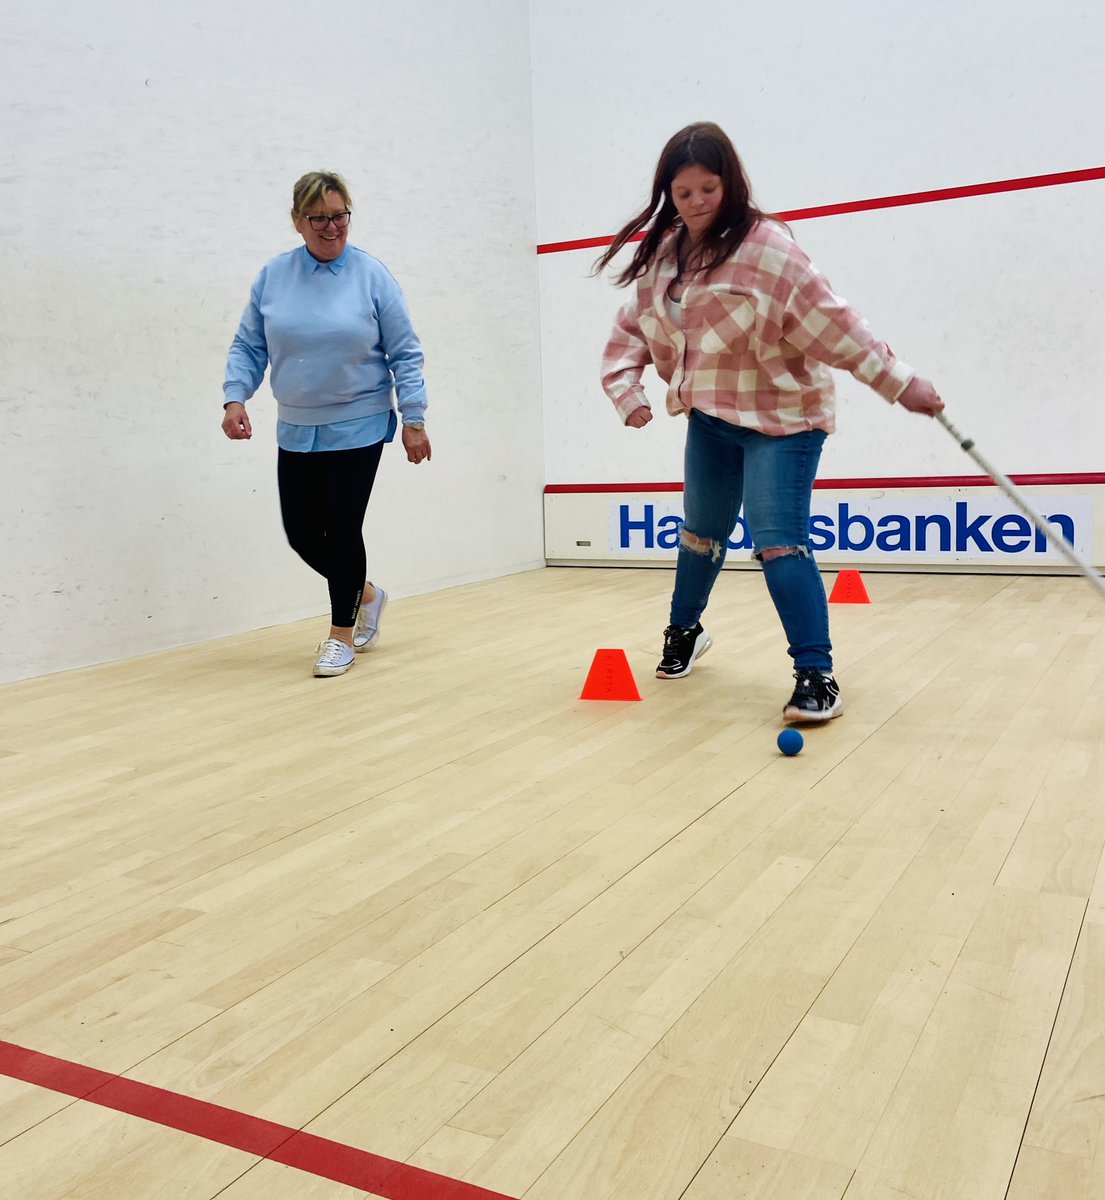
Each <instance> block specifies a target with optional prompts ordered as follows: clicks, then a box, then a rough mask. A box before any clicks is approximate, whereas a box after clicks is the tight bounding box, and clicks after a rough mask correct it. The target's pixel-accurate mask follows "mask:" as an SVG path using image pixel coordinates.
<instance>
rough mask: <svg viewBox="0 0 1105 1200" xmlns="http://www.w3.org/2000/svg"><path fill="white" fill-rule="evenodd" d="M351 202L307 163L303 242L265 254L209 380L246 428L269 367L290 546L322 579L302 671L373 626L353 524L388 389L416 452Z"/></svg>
mask: <svg viewBox="0 0 1105 1200" xmlns="http://www.w3.org/2000/svg"><path fill="white" fill-rule="evenodd" d="M352 209H353V203H352V200H351V199H350V196H349V188H348V187H347V185H346V183H345V180H344V179H342V177H341V176H340V175H335V174H333V173H332V172H322V171H312V172H311V173H310V174H308V175H304V176H303V178H302V179H300V180H299V181H298V182H297V183H296V185H295V187H294V189H293V192H292V213H291V215H292V223H293V225H294V226H295V228H296V231H297V232H298V233H299V234H300V236H301V237H302V238H303V245H302V246H301V247H300V248H299V249H297V250H289V251H288V252H287V253H286V254H281V255H279V256H278V257H276V258H274V259H272V261H271V262H269V263H266V265H265V266H264V267H263V268H262V270H261V274H260V275H258V276H257V279H256V280H255V281H254V284H253V288H252V290H251V291H250V295H249V303H248V304H247V305H246V310H245V312H244V313H243V314H242V323H241V325H239V327H238V332H237V333H236V334H235V335H234V341H233V342H232V343H231V346H230V353H229V355H228V357H227V363H226V381H225V382H224V384H223V393H224V404H223V409H224V417H223V432H224V433H225V434H226V436H227V437H228V438H231V439H232V440H235V441H238V440H243V439H247V438H250V437H252V435H253V430H252V427H251V425H250V421H249V417H248V415H247V414H246V408H245V404H246V401H247V400H248V399H249V398H250V397H251V396H252V395H253V394H254V392H256V391H257V389H258V387H260V385H261V380H262V379H263V378H264V375H265V368H266V367H267V366H268V365H269V364H270V363H271V364H272V372H271V376H270V380H269V382H270V385H271V387H272V392H273V395H274V396H275V397H276V403H277V416H278V418H279V419H278V423H277V428H276V440H277V444H278V447H279V449H278V451H277V453H278V465H277V477H278V482H279V490H280V510H281V514H282V516H283V519H284V531H285V532H286V533H287V535H288V541H289V543H290V544H291V546H292V549H293V550H295V552H296V553H297V554H298V555H299V556H300V557H301V558H302V559H303V561H304V562H305V563H307V565H308V566H310V567H312V568H313V569H314V570H316V571H317V572H318V573H319V574H320V575H322V576H324V577H325V578H326V582H327V585H328V587H329V591H330V621H331V627H330V634H329V636H328V637H327V638H326V639H325V640H324V641H323V642H322V644H321V645H320V646H319V648H318V661H317V662H316V663H315V669H314V673H315V674H316V675H321V676H327V675H343V674H344V673H345V672H346V671H348V670H349V668H350V667H351V666H352V665H353V663H354V661H355V658H354V650H367V649H368V648H369V647H370V646H372V645H373V644H374V643H375V641H376V639H377V637H378V636H379V632H380V615H381V613H382V612H383V609H384V605H385V604H386V603H387V593H386V592H385V591H384V589H383V588H381V587H379V586H374V585H373V584H372V583H371V582H370V581H368V580H367V579H366V578H365V576H366V555H365V546H364V536H363V533H362V526H363V524H364V516H365V511H366V509H367V508H368V498H369V496H370V494H371V492H372V484H373V482H374V480H375V478H376V470H377V468H378V466H379V464H380V455H381V453H382V451H383V448H384V444H385V443H386V442H390V441H392V440H393V439H394V437H395V428H396V424H397V419H396V412H395V407H394V406H393V403H392V397H393V393H394V395H395V396H396V398H397V402H398V407H399V414H400V415H401V416H402V419H403V434H402V436H403V448H404V449H405V450H406V453H407V458H408V460H409V461H410V462H412V463H420V462H422V461H423V460H426V461H429V458H430V440H429V438H428V437H427V435H426V385H425V382H424V380H423V378H422V363H423V358H422V347H421V345H420V343H419V341H418V336H417V335H416V334H415V332H414V329H413V327H412V326H411V320H410V315H409V313H408V312H407V305H406V301H405V300H404V298H403V293H402V290H401V289H400V287H399V285H398V283H396V281H395V279H394V278H393V276H392V274H391V272H390V271H388V269H387V267H385V266H384V264H383V263H382V262H380V261H379V260H378V259H375V258H373V257H372V255H371V254H367V253H365V251H364V250H360V249H358V248H357V247H356V246H347V245H346V240H347V238H348V236H349V218H350V213H351V212H352Z"/></svg>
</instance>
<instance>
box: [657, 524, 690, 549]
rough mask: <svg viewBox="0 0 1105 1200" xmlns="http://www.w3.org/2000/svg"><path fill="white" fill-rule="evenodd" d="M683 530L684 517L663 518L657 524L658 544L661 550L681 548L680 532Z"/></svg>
mask: <svg viewBox="0 0 1105 1200" xmlns="http://www.w3.org/2000/svg"><path fill="white" fill-rule="evenodd" d="M682 528H683V518H682V517H661V518H660V520H659V521H657V522H656V544H657V546H659V547H660V549H661V550H677V549H678V548H679V531H680V530H681V529H682Z"/></svg>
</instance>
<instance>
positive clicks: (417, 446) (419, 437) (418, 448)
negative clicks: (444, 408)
mask: <svg viewBox="0 0 1105 1200" xmlns="http://www.w3.org/2000/svg"><path fill="white" fill-rule="evenodd" d="M403 449H404V450H406V452H407V462H412V463H420V462H421V461H422V460H423V459H425V460H426V461H427V462H429V461H430V459H431V458H432V457H433V456H432V454H431V453H430V439H429V438H428V437H427V436H426V431H425V430H424V429H412V428H411V427H410V426H409V425H404V426H403Z"/></svg>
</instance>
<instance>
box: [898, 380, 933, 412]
mask: <svg viewBox="0 0 1105 1200" xmlns="http://www.w3.org/2000/svg"><path fill="white" fill-rule="evenodd" d="M898 403H899V404H900V405H901V406H902V408H904V409H906V410H908V411H909V412H913V413H920V414H921V415H922V416H925V417H935V416H936V414H937V413H938V412H943V411H944V401H943V400H941V399H940V397H939V396H938V395H937V394H936V388H934V387H933V386H932V384H931V383H929V381H928V380H927V379H921V378H920V377H919V376H918V377H916V378H914V379H911V380H910V381H909V386H908V387H907V388H906V390H905V391H904V392H902V394H901V395H900V396H899V397H898Z"/></svg>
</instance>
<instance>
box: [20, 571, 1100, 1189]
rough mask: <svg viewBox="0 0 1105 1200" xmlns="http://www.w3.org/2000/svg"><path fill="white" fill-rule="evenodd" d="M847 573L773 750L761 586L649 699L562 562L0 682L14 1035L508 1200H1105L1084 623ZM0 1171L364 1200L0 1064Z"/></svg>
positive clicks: (641, 640) (732, 587) (726, 581)
mask: <svg viewBox="0 0 1105 1200" xmlns="http://www.w3.org/2000/svg"><path fill="white" fill-rule="evenodd" d="M865 579H866V583H867V587H868V591H869V592H870V593H871V596H872V600H873V603H872V604H870V605H839V606H838V605H834V606H833V608H832V616H833V630H834V641H835V643H836V654H837V664H838V675H839V677H840V679H841V683H842V687H843V689H844V696H845V703H846V706H847V709H846V715H845V716H844V717H843V718H842V719H840V720H838V721H834V722H832V723H831V724H830V725H829V726H828V727H824V728H815V729H809V730H807V731H805V732H806V745H805V748H804V750H803V752H802V753H801V754H800V755H799V756H797V757H796V758H792V759H787V758H784V757H782V756H781V755H780V754H779V752H778V750H777V749H776V747H775V741H774V739H775V735H776V733H777V732H778V730H779V729H780V728H781V724H780V720H779V711H780V708H781V705H782V702H783V700H784V699H785V698H786V695H787V693H788V690H789V682H790V676H789V667H788V664H787V660H786V656H785V653H784V647H783V645H782V639H781V635H780V632H779V630H778V628H777V621H776V618H775V615H774V611H773V610H772V608H771V606H770V604H769V602H768V600H767V597H766V593H765V590H764V588H763V583H762V579H761V578H760V576H759V574H758V573H757V572H751V571H748V572H745V571H740V572H728V573H726V574H724V575H723V577H722V579H721V580H720V581H719V584H718V587H717V589H716V592H715V596H714V599H713V601H712V603H711V607H710V612H709V614H708V618H709V619H708V621H707V624H708V626H709V628H710V630H711V632H712V634H713V636H714V639H715V642H716V645H715V648H714V649H713V650H712V651H711V652H710V654H709V655H707V656H705V657H704V658H703V659H702V660H701V661H700V663H699V664H698V665H697V666H696V669H695V671H694V673H693V675H692V676H691V677H690V678H688V679H686V680H682V681H677V682H666V681H659V680H656V679H655V678H654V677H653V668H654V666H655V662H656V658H657V651H658V648H659V634H660V631H661V629H662V627H663V625H664V624H665V617H666V606H667V595H668V592H669V590H670V585H671V576H670V574H669V573H668V572H665V571H627V570H621V571H616V570H567V569H548V570H544V571H536V572H530V573H527V574H524V575H519V576H515V577H512V578H509V579H499V580H493V581H489V582H486V583H479V584H472V585H467V586H465V587H460V588H455V589H451V590H448V591H443V592H439V593H436V594H433V595H429V596H422V597H416V598H411V599H405V600H396V601H394V602H393V603H392V604H391V605H390V606H389V608H388V612H387V617H386V621H385V624H384V629H383V636H382V638H381V642H380V645H379V647H378V648H377V649H375V650H374V651H373V652H371V653H370V654H368V655H363V656H359V657H358V662H357V665H356V666H355V667H354V669H353V670H352V671H351V672H350V673H349V674H348V675H347V676H345V677H343V678H340V679H333V680H315V679H313V678H311V676H310V667H311V662H312V659H313V655H312V650H313V647H314V645H315V643H316V642H317V640H318V638H319V636H320V633H321V632H322V630H321V628H320V623H319V622H303V623H299V624H296V625H292V626H286V627H281V628H274V629H267V630H260V631H257V632H256V633H252V634H248V635H245V636H243V637H240V638H235V639H227V640H223V641H219V642H212V643H207V644H204V645H200V646H195V647H190V648H187V649H184V650H179V651H174V652H171V653H166V654H159V655H152V656H148V657H145V658H141V659H135V660H132V661H129V662H122V663H116V664H109V665H105V666H101V667H96V668H89V669H86V670H83V671H75V672H69V673H66V674H62V675H56V676H49V677H44V678H40V679H35V680H29V681H26V682H23V683H19V684H12V685H8V686H6V687H4V688H0V828H2V838H3V863H4V869H3V871H2V872H0V1038H2V1039H5V1040H8V1041H11V1042H15V1043H17V1044H19V1045H22V1046H26V1047H28V1048H30V1049H33V1050H37V1051H41V1052H43V1053H46V1054H52V1055H56V1056H58V1057H60V1058H65V1059H70V1060H73V1061H75V1062H78V1063H81V1064H85V1065H88V1066H92V1067H96V1068H99V1069H101V1070H106V1071H112V1072H117V1073H120V1074H126V1075H128V1076H129V1077H131V1078H133V1079H136V1080H140V1081H142V1082H145V1083H150V1084H154V1085H156V1086H158V1087H161V1088H166V1089H170V1090H173V1091H177V1092H181V1093H183V1094H185V1095H188V1096H193V1097H196V1098H199V1099H203V1100H208V1101H211V1102H213V1103H216V1104H220V1105H224V1106H226V1107H229V1108H233V1109H238V1110H241V1111H243V1112H247V1113H251V1114H254V1115H256V1116H258V1117H261V1118H264V1119H266V1120H269V1121H276V1122H281V1123H284V1124H288V1125H292V1126H295V1127H301V1128H305V1129H307V1130H308V1131H309V1132H311V1133H314V1134H318V1135H320V1136H322V1137H326V1138H330V1139H333V1140H335V1141H339V1142H345V1143H348V1144H351V1145H354V1146H357V1147H361V1148H363V1149H366V1150H369V1151H371V1152H372V1153H375V1154H381V1155H386V1156H389V1157H393V1158H397V1159H400V1160H403V1161H407V1162H410V1163H412V1164H415V1165H417V1166H420V1167H425V1168H427V1169H429V1170H432V1171H435V1172H438V1173H441V1174H444V1175H449V1176H453V1177H456V1178H460V1179H465V1180H469V1181H471V1182H473V1183H476V1184H478V1185H481V1186H483V1187H486V1188H489V1189H493V1190H495V1191H499V1192H502V1193H505V1194H507V1195H510V1196H517V1197H525V1200H577V1198H578V1200H684V1198H685V1200H715V1198H716V1200H723V1198H724V1200H891V1198H893V1200H901V1198H902V1197H903V1196H909V1197H911V1198H913V1200H1053V1198H1054V1200H1103V1195H1105V1193H1103V1190H1102V1185H1101V1180H1102V1179H1103V1177H1105V1149H1103V1146H1105V1087H1103V1086H1102V1084H1103V1082H1105V1036H1103V1034H1102V1028H1103V1017H1105V986H1103V983H1102V980H1103V979H1105V868H1103V856H1102V847H1103V844H1105V803H1103V801H1105V612H1103V611H1102V608H1101V605H1100V602H1099V600H1098V599H1097V597H1096V596H1095V594H1094V593H1093V592H1092V591H1091V590H1090V589H1089V588H1088V587H1086V585H1085V584H1084V582H1082V581H1080V580H1078V579H1070V578H1017V577H996V576H989V577H987V576H921V575H884V574H869V575H867V576H866V577H865ZM827 582H828V583H829V584H831V582H832V580H831V577H830V578H829V579H828V581H827ZM599 647H622V648H624V649H625V650H626V653H627V656H628V658H629V661H630V664H631V666H632V669H633V671H634V674H635V677H636V679H637V682H638V686H639V687H640V689H641V694H642V696H643V701H642V702H640V703H630V702H619V703H602V702H585V701H581V700H579V698H578V697H579V692H580V689H581V687H582V684H583V680H584V677H585V676H586V672H587V669H588V667H589V665H590V661H591V657H592V655H593V654H594V652H595V650H596V649H598V648H599ZM59 1146H65V1147H66V1148H67V1150H66V1153H65V1155H63V1156H62V1155H58V1154H57V1152H56V1149H57V1147H59ZM0 1178H4V1179H5V1180H8V1179H14V1180H16V1181H17V1182H18V1185H19V1187H20V1188H22V1189H23V1191H21V1192H20V1191H17V1192H16V1193H14V1196H15V1198H16V1200H32V1198H33V1200H50V1198H52V1197H55V1196H56V1197H58V1198H59V1200H60V1198H61V1197H67V1196H78V1195H79V1196H81V1197H105V1198H106V1197H108V1196H110V1197H113V1198H114V1200H131V1198H134V1200H145V1198H146V1197H149V1198H151V1200H152V1198H154V1197H157V1198H158V1200H165V1198H166V1197H177V1196H188V1197H193V1196H195V1197H211V1198H212V1200H213V1198H214V1197H215V1196H225V1197H227V1198H229V1200H248V1197H251V1196H254V1195H256V1196H261V1195H264V1196H266V1197H269V1196H276V1197H281V1196H288V1197H294V1198H295V1200H299V1198H303V1200H314V1198H316V1197H317V1198H318V1200H329V1198H330V1197H334V1198H335V1200H336V1198H337V1197H339V1196H342V1195H353V1194H358V1193H357V1192H356V1190H355V1189H352V1188H348V1187H346V1186H344V1185H341V1184H336V1183H331V1182H329V1181H326V1180H320V1179H316V1178H314V1177H312V1176H308V1175H305V1174H303V1173H302V1172H298V1171H295V1170H293V1169H291V1168H287V1167H282V1166H278V1165H276V1164H273V1163H269V1162H258V1161H257V1159H256V1158H255V1157H253V1156H251V1155H249V1154H245V1153H243V1152H241V1151H235V1150H230V1149H227V1148H226V1147H221V1146H216V1145H213V1144H210V1143H206V1142H203V1141H201V1140H199V1139H196V1138H193V1137H190V1136H188V1135H185V1134H182V1133H177V1132H174V1131H172V1130H168V1129H162V1128H160V1127H157V1126H154V1125H150V1124H149V1123H147V1122H144V1121H141V1120H139V1119H138V1118H135V1117H127V1116H123V1115H120V1114H118V1113H112V1112H108V1111H105V1110H101V1109H98V1108H96V1107H95V1106H93V1105H91V1104H87V1103H84V1102H81V1101H76V1100H73V1099H72V1098H70V1097H67V1096H62V1095H58V1094H55V1093H52V1092H49V1091H45V1090H43V1089H40V1088H35V1087H31V1086H30V1085H27V1084H22V1083H17V1082H15V1081H12V1080H8V1079H5V1078H3V1077H0Z"/></svg>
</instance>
